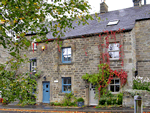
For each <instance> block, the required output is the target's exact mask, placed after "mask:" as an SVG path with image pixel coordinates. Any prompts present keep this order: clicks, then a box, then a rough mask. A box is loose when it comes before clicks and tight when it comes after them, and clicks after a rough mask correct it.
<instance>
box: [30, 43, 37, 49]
mask: <svg viewBox="0 0 150 113" xmlns="http://www.w3.org/2000/svg"><path fill="white" fill-rule="evenodd" d="M31 48H32V50H33V49H34V50H37V44H36V43H35V42H32V44H31Z"/></svg>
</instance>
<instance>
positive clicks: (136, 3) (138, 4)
mask: <svg viewBox="0 0 150 113" xmlns="http://www.w3.org/2000/svg"><path fill="white" fill-rule="evenodd" d="M133 4H134V7H141V5H142V3H141V0H133Z"/></svg>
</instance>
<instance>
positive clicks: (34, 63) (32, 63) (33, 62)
mask: <svg viewBox="0 0 150 113" xmlns="http://www.w3.org/2000/svg"><path fill="white" fill-rule="evenodd" d="M36 67H37V60H36V58H34V59H30V71H31V72H36Z"/></svg>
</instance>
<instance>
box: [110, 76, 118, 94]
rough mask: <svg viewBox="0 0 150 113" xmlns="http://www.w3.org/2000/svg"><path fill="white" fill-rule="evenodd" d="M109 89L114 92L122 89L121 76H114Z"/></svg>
mask: <svg viewBox="0 0 150 113" xmlns="http://www.w3.org/2000/svg"><path fill="white" fill-rule="evenodd" d="M109 90H110V91H111V92H112V93H114V94H115V93H118V92H119V91H120V79H119V78H113V79H112V80H111V82H110V84H109Z"/></svg>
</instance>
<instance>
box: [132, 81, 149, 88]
mask: <svg viewBox="0 0 150 113" xmlns="http://www.w3.org/2000/svg"><path fill="white" fill-rule="evenodd" d="M132 89H137V90H147V91H150V82H141V81H140V80H133V86H132Z"/></svg>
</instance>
